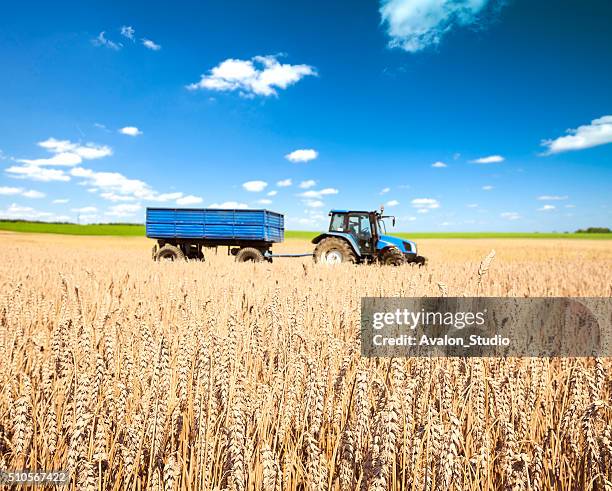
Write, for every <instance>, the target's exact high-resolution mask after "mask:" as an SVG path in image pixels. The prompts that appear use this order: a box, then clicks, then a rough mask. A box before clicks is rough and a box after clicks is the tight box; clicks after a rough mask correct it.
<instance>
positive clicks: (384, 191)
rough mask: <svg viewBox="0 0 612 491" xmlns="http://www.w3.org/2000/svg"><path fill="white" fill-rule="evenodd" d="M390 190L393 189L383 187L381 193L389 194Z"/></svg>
mask: <svg viewBox="0 0 612 491" xmlns="http://www.w3.org/2000/svg"><path fill="white" fill-rule="evenodd" d="M389 191H391V188H382V189H381V190H380V194H381V195H382V194H387V193H388V192H389Z"/></svg>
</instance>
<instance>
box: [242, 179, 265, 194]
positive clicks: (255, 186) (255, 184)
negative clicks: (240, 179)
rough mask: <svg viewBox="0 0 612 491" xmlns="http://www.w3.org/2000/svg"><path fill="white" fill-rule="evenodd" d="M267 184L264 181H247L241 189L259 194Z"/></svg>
mask: <svg viewBox="0 0 612 491" xmlns="http://www.w3.org/2000/svg"><path fill="white" fill-rule="evenodd" d="M267 186H268V183H267V182H266V181H247V182H245V183H242V187H243V188H244V189H245V190H247V191H249V192H251V193H259V192H261V191H263V190H264V189H266V187H267Z"/></svg>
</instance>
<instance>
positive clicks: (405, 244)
mask: <svg viewBox="0 0 612 491" xmlns="http://www.w3.org/2000/svg"><path fill="white" fill-rule="evenodd" d="M402 244H403V245H404V249H406V252H416V251H413V250H412V244H411V243H410V242H402Z"/></svg>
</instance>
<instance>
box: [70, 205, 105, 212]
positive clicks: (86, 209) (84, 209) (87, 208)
mask: <svg viewBox="0 0 612 491" xmlns="http://www.w3.org/2000/svg"><path fill="white" fill-rule="evenodd" d="M71 211H74V212H75V213H96V212H97V211H98V209H97V208H96V207H95V206H83V207H82V208H72V210H71Z"/></svg>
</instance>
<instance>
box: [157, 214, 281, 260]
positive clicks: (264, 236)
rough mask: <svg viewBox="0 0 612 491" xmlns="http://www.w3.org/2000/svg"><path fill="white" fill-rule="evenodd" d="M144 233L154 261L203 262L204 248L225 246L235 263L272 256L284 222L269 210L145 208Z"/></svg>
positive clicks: (279, 215)
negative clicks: (148, 241) (195, 260)
mask: <svg viewBox="0 0 612 491" xmlns="http://www.w3.org/2000/svg"><path fill="white" fill-rule="evenodd" d="M146 234H147V237H149V238H151V239H156V241H157V243H156V245H155V246H154V247H153V258H154V259H155V260H158V261H159V260H176V259H198V260H204V248H207V247H212V248H216V247H219V246H227V248H228V253H229V254H232V255H234V256H236V260H237V261H238V262H245V261H255V262H258V261H262V260H263V259H270V258H271V257H272V253H271V248H272V244H274V243H276V242H282V241H283V239H284V237H285V219H284V217H283V215H282V214H280V213H276V212H273V211H269V210H251V209H216V208H203V209H202V208H199V209H196V208H189V209H186V208H147V218H146Z"/></svg>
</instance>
